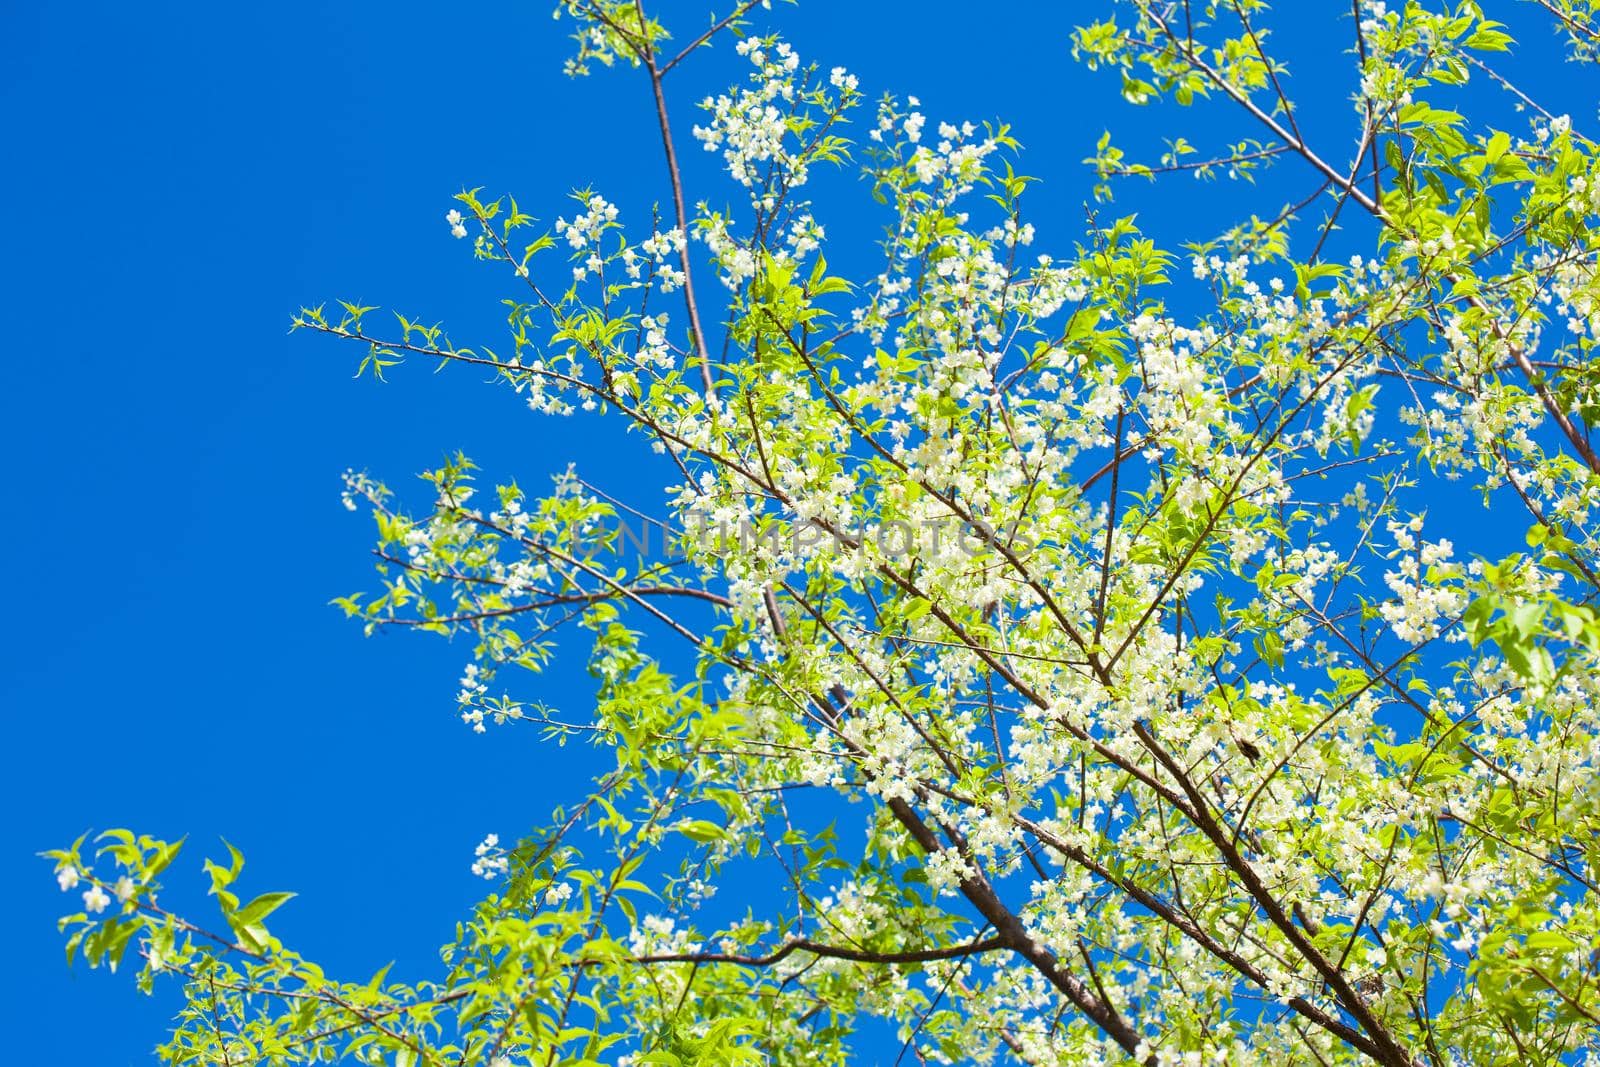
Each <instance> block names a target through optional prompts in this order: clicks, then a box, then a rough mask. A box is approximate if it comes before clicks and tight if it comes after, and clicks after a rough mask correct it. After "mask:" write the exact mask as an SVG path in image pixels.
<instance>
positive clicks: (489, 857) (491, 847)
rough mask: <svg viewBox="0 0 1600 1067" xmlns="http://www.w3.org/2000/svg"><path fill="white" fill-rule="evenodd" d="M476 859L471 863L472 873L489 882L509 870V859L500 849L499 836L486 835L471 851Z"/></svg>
mask: <svg viewBox="0 0 1600 1067" xmlns="http://www.w3.org/2000/svg"><path fill="white" fill-rule="evenodd" d="M473 855H474V856H476V857H477V858H476V859H474V860H473V861H472V873H473V874H475V875H477V876H478V877H479V878H484V879H488V880H490V881H492V880H494V879H495V878H499V877H500V876H502V875H504V874H505V873H506V872H507V871H508V870H510V869H511V859H510V857H509V856H508V855H507V853H506V851H505V850H504V849H502V848H501V847H500V835H499V834H488V835H486V836H485V837H484V839H483V841H482V842H481V843H480V844H479V845H478V847H477V848H475V849H474V850H473Z"/></svg>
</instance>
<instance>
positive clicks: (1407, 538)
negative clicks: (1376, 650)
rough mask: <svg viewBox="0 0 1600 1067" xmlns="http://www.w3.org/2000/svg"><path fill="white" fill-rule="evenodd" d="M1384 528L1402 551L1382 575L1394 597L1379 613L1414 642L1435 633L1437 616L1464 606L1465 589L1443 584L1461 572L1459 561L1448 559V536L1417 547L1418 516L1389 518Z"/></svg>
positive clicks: (1448, 614)
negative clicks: (1405, 519) (1403, 519)
mask: <svg viewBox="0 0 1600 1067" xmlns="http://www.w3.org/2000/svg"><path fill="white" fill-rule="evenodd" d="M1388 528H1389V534H1390V536H1392V537H1393V538H1394V543H1395V548H1396V549H1397V550H1398V551H1399V552H1400V553H1402V555H1401V557H1400V563H1399V566H1398V567H1397V569H1395V570H1392V571H1389V572H1388V573H1387V574H1385V575H1384V576H1383V581H1384V584H1385V585H1387V586H1388V587H1389V589H1390V590H1391V591H1392V592H1393V593H1394V594H1395V596H1396V599H1395V600H1393V601H1389V602H1388V603H1385V604H1383V605H1381V606H1380V607H1379V609H1378V610H1379V613H1380V614H1381V615H1382V616H1383V620H1384V621H1385V622H1387V623H1388V624H1389V628H1390V630H1392V631H1393V632H1394V635H1395V636H1396V637H1398V638H1399V639H1400V640H1402V641H1406V642H1409V643H1412V644H1415V643H1417V642H1420V641H1426V640H1429V639H1431V638H1434V637H1437V636H1439V633H1440V625H1439V624H1440V620H1443V619H1447V618H1450V617H1453V616H1454V615H1455V614H1456V613H1458V612H1460V611H1461V610H1462V609H1463V608H1465V607H1466V606H1467V594H1466V592H1465V591H1464V590H1463V589H1462V588H1460V587H1459V586H1452V585H1448V584H1446V583H1447V582H1448V581H1449V580H1451V579H1453V578H1458V577H1459V576H1460V575H1461V566H1460V564H1457V563H1452V562H1451V560H1450V557H1451V555H1452V553H1453V552H1454V546H1452V545H1451V543H1450V542H1449V541H1448V540H1440V541H1433V542H1428V541H1424V542H1422V543H1421V547H1420V550H1419V549H1418V539H1417V537H1416V535H1417V534H1418V533H1420V532H1421V531H1422V518H1421V517H1420V516H1418V517H1415V518H1413V519H1411V521H1410V522H1407V523H1398V522H1390V523H1389V524H1388ZM1424 568H1427V570H1424Z"/></svg>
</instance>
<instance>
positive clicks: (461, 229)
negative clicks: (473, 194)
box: [444, 208, 467, 237]
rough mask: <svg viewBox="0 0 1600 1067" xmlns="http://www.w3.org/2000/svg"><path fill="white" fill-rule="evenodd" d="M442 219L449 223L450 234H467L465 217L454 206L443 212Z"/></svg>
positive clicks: (454, 235) (453, 235)
mask: <svg viewBox="0 0 1600 1067" xmlns="http://www.w3.org/2000/svg"><path fill="white" fill-rule="evenodd" d="M444 221H446V222H448V223H449V224H450V236H452V237H465V236H466V235H467V225H466V222H467V220H466V217H465V216H464V215H462V214H461V212H459V211H457V210H456V209H455V208H451V209H450V210H449V211H447V212H445V216H444Z"/></svg>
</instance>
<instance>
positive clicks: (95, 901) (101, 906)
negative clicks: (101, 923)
mask: <svg viewBox="0 0 1600 1067" xmlns="http://www.w3.org/2000/svg"><path fill="white" fill-rule="evenodd" d="M110 903H111V898H110V897H109V896H107V895H106V891H105V890H104V889H101V888H100V887H99V886H97V885H92V886H90V887H89V888H88V889H87V890H85V891H84V894H83V906H84V909H85V910H87V911H92V912H95V913H97V914H98V913H99V912H102V911H105V910H106V907H107V906H108V905H109V904H110Z"/></svg>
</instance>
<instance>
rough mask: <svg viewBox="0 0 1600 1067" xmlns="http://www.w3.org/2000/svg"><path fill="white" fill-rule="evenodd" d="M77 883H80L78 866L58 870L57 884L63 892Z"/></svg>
mask: <svg viewBox="0 0 1600 1067" xmlns="http://www.w3.org/2000/svg"><path fill="white" fill-rule="evenodd" d="M77 884H78V868H76V867H63V868H61V869H60V870H59V871H57V872H56V885H58V886H60V887H61V891H62V892H63V893H65V892H66V891H67V890H69V889H71V888H72V887H73V886H75V885H77Z"/></svg>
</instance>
